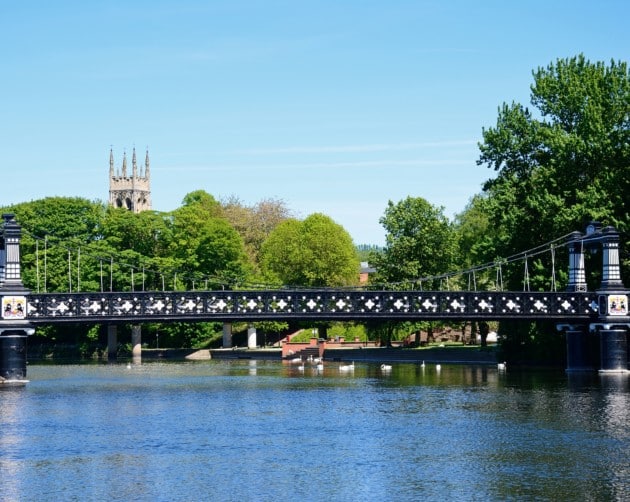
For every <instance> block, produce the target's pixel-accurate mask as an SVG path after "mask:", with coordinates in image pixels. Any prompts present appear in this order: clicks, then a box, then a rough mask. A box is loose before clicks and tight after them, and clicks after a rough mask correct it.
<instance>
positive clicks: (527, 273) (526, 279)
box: [523, 255, 529, 291]
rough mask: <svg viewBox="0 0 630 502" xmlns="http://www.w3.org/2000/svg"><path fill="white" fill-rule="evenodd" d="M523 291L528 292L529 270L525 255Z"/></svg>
mask: <svg viewBox="0 0 630 502" xmlns="http://www.w3.org/2000/svg"><path fill="white" fill-rule="evenodd" d="M523 291H529V268H528V267H527V255H525V271H524V277H523Z"/></svg>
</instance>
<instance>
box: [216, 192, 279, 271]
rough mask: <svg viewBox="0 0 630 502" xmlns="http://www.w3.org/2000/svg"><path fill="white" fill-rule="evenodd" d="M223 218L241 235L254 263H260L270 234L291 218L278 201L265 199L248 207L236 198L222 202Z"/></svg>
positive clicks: (256, 264)
mask: <svg viewBox="0 0 630 502" xmlns="http://www.w3.org/2000/svg"><path fill="white" fill-rule="evenodd" d="M222 209H223V216H224V217H225V218H226V219H227V220H228V221H229V222H230V224H231V225H232V226H233V227H234V228H235V229H236V231H237V232H238V233H239V234H240V236H241V237H242V239H243V242H244V244H245V249H246V251H247V254H248V255H249V257H250V259H251V261H252V263H253V264H254V265H255V266H258V265H259V263H260V249H261V247H262V244H263V242H264V241H265V239H266V238H267V237H268V236H269V234H270V233H271V232H272V231H273V230H274V229H275V228H276V227H277V226H278V225H279V224H280V223H282V222H283V221H285V220H286V219H288V218H290V217H291V212H290V211H289V209H288V208H287V207H286V205H285V203H284V202H283V201H281V200H276V199H263V200H261V201H260V202H258V203H257V204H255V205H254V206H247V205H245V204H244V203H243V202H241V201H240V200H239V199H238V198H236V197H230V198H228V199H227V200H225V201H223V202H222Z"/></svg>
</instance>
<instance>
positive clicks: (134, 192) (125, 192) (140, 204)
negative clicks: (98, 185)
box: [109, 147, 151, 213]
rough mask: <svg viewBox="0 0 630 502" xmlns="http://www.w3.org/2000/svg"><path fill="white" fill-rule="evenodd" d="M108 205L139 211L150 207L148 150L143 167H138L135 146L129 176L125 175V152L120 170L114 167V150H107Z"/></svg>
mask: <svg viewBox="0 0 630 502" xmlns="http://www.w3.org/2000/svg"><path fill="white" fill-rule="evenodd" d="M109 205H110V206H114V207H124V208H126V209H129V210H130V211H133V212H134V213H139V212H141V211H147V210H149V209H151V171H150V170H149V150H148V149H147V155H146V157H145V160H144V168H142V167H141V168H140V169H138V166H137V163H136V148H135V147H134V149H133V155H132V157H131V176H128V175H127V153H126V152H124V153H123V161H122V171H119V170H118V169H114V152H113V150H111V149H110V150H109Z"/></svg>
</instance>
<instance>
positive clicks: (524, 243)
mask: <svg viewBox="0 0 630 502" xmlns="http://www.w3.org/2000/svg"><path fill="white" fill-rule="evenodd" d="M533 77H534V83H533V84H532V86H531V105H532V107H533V108H532V110H530V109H529V107H526V106H523V105H521V104H518V103H512V104H510V105H508V104H503V105H502V106H501V108H500V109H499V116H498V119H497V124H496V126H495V127H492V128H488V129H484V130H483V142H482V143H481V144H480V145H479V147H480V152H481V155H480V157H479V160H478V164H479V165H486V166H487V167H489V168H492V169H494V170H495V171H496V172H497V175H496V177H495V178H494V179H492V180H489V181H488V182H487V183H486V184H485V186H484V192H485V193H486V196H487V204H486V211H487V214H488V216H489V220H490V224H491V227H493V228H495V229H500V232H498V233H497V235H496V237H497V239H496V241H495V249H492V250H490V252H491V253H493V254H498V255H502V256H506V255H509V254H511V253H514V252H517V251H524V250H527V249H529V248H530V247H532V246H533V245H537V244H541V243H544V242H547V241H550V240H552V239H554V238H556V237H559V236H562V235H565V234H567V233H569V232H571V231H574V230H583V229H584V228H585V226H586V224H587V223H588V221H589V220H599V221H601V222H603V223H604V224H605V225H613V226H615V227H616V228H617V229H618V230H619V231H620V232H621V234H622V238H623V244H622V252H623V253H624V254H623V255H622V262H623V268H624V270H625V272H626V273H627V272H628V270H629V267H630V264H629V263H628V256H629V255H628V252H629V251H630V249H629V247H630V246H629V244H630V240H629V236H630V233H629V230H630V216H629V213H628V209H627V200H628V193H630V73H629V69H628V66H627V64H626V63H625V62H615V61H611V62H610V64H608V65H606V64H605V63H602V62H597V63H591V62H589V61H588V60H586V58H585V57H584V56H583V55H580V56H577V57H573V58H569V59H560V60H558V61H556V62H555V63H553V64H550V65H548V66H547V67H545V68H538V69H537V70H536V71H534V72H533ZM525 229H526V231H524V230H525ZM518 280H519V279H518V276H517V275H513V276H512V278H511V283H512V285H513V286H514V285H516V284H517V283H518ZM541 287H542V285H541Z"/></svg>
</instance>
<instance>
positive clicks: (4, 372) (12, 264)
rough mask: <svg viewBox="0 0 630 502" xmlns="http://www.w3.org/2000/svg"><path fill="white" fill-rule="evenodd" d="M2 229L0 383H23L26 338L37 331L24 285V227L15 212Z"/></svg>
mask: <svg viewBox="0 0 630 502" xmlns="http://www.w3.org/2000/svg"><path fill="white" fill-rule="evenodd" d="M1 225H2V226H1V228H0V301H1V302H2V317H1V318H0V386H7V385H11V386H19V385H24V384H26V383H27V382H28V380H27V379H26V346H27V344H26V339H27V337H28V336H29V335H32V334H33V333H34V332H35V329H34V327H33V325H32V324H31V323H30V322H29V321H28V320H27V308H28V303H27V296H28V294H29V291H28V290H27V289H26V288H25V287H24V285H23V284H22V274H21V270H20V238H21V235H22V228H21V227H20V226H19V225H18V224H17V222H16V221H15V217H14V215H13V214H10V213H5V214H3V215H2V222H1Z"/></svg>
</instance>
